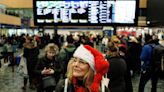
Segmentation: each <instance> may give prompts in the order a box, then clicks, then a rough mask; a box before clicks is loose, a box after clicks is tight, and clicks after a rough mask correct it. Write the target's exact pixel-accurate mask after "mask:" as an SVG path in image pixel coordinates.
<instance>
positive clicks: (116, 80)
mask: <svg viewBox="0 0 164 92" xmlns="http://www.w3.org/2000/svg"><path fill="white" fill-rule="evenodd" d="M108 61H109V62H110V68H109V72H108V78H109V79H110V82H109V88H110V90H111V92H124V91H125V75H126V70H127V69H126V62H125V61H124V60H123V59H122V58H119V57H113V58H108Z"/></svg>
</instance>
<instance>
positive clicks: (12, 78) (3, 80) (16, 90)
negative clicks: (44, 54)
mask: <svg viewBox="0 0 164 92" xmlns="http://www.w3.org/2000/svg"><path fill="white" fill-rule="evenodd" d="M3 68H4V67H3ZM5 68H6V69H5ZM5 68H4V69H2V68H1V70H0V92H23V90H22V89H21V87H22V85H23V78H22V77H21V76H20V75H19V74H18V73H17V72H16V71H15V72H11V71H12V70H11V67H5ZM16 68H17V67H15V69H16ZM4 71H5V72H4ZM132 81H133V89H134V92H138V83H139V77H135V78H133V79H132ZM150 84H151V83H150V82H148V84H147V85H146V88H145V92H151V86H150ZM25 92H36V90H31V89H29V88H27V90H26V91H25ZM157 92H164V80H159V82H158V88H157Z"/></svg>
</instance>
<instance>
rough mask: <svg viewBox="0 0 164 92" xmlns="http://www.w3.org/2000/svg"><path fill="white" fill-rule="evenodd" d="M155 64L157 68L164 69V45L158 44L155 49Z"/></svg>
mask: <svg viewBox="0 0 164 92" xmlns="http://www.w3.org/2000/svg"><path fill="white" fill-rule="evenodd" d="M153 64H154V68H155V69H159V70H161V71H164V47H163V46H162V45H157V46H156V47H155V48H154V51H153Z"/></svg>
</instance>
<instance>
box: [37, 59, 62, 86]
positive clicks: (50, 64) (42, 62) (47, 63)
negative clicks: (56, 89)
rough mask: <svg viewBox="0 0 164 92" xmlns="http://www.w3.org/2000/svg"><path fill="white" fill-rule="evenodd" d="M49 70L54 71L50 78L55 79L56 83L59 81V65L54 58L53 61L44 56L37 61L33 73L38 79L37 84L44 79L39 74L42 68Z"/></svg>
mask: <svg viewBox="0 0 164 92" xmlns="http://www.w3.org/2000/svg"><path fill="white" fill-rule="evenodd" d="M45 67H46V68H51V69H53V70H54V74H53V75H51V76H54V77H55V80H56V82H58V81H59V79H60V74H61V66H60V63H59V62H58V60H57V59H56V58H54V59H53V60H50V59H48V58H47V57H46V56H45V57H42V58H40V59H39V60H38V63H37V65H36V67H35V73H36V74H37V76H38V78H39V83H41V79H42V78H43V77H44V76H43V75H42V74H41V71H42V70H43V69H44V68H45Z"/></svg>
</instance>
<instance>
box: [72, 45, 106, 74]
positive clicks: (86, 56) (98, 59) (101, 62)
mask: <svg viewBox="0 0 164 92" xmlns="http://www.w3.org/2000/svg"><path fill="white" fill-rule="evenodd" d="M73 56H74V57H78V58H80V59H83V60H84V61H86V62H87V63H88V64H89V65H90V67H91V69H92V70H94V71H95V72H98V71H99V72H104V73H106V72H107V71H108V67H109V64H108V62H107V61H105V58H104V57H103V55H102V54H101V53H100V52H99V51H98V50H96V49H94V48H93V47H91V46H89V45H80V46H79V47H78V48H77V49H76V51H75V52H74V54H73Z"/></svg>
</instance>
